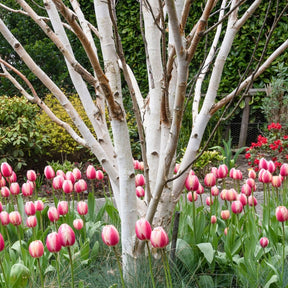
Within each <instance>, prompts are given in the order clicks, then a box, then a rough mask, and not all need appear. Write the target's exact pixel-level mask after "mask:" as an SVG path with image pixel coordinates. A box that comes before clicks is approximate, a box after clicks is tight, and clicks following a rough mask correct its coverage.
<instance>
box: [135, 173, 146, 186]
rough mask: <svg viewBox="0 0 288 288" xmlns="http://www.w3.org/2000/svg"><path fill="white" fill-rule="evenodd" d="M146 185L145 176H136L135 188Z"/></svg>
mask: <svg viewBox="0 0 288 288" xmlns="http://www.w3.org/2000/svg"><path fill="white" fill-rule="evenodd" d="M144 185H145V178H144V175H143V174H137V175H136V176H135V186H136V187H137V186H144Z"/></svg>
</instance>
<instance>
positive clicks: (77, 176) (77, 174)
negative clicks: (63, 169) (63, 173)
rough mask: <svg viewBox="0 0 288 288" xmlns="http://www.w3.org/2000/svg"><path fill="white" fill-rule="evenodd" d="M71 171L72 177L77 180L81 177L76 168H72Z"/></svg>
mask: <svg viewBox="0 0 288 288" xmlns="http://www.w3.org/2000/svg"><path fill="white" fill-rule="evenodd" d="M72 173H73V174H74V177H75V179H76V180H79V179H81V178H82V174H81V171H80V170H79V169H78V168H74V169H73V171H72Z"/></svg>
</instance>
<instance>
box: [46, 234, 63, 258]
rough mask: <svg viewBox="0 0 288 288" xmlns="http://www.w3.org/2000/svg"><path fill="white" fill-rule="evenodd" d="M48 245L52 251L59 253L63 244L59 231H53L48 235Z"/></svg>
mask: <svg viewBox="0 0 288 288" xmlns="http://www.w3.org/2000/svg"><path fill="white" fill-rule="evenodd" d="M46 247H47V249H48V251H49V252H51V253H57V252H59V251H60V250H61V248H62V246H61V242H60V237H59V235H58V233H57V232H52V233H49V234H48V235H47V238H46Z"/></svg>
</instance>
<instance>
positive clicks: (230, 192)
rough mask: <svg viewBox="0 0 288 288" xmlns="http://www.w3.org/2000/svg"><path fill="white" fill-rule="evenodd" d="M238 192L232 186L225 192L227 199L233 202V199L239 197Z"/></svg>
mask: <svg viewBox="0 0 288 288" xmlns="http://www.w3.org/2000/svg"><path fill="white" fill-rule="evenodd" d="M237 195H238V194H237V192H236V190H235V189H233V188H231V189H229V190H227V191H226V193H225V200H227V201H229V202H231V201H235V200H236V199H237Z"/></svg>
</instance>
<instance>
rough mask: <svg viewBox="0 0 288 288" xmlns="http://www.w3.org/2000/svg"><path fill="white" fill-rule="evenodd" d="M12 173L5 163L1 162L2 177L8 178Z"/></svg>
mask: <svg viewBox="0 0 288 288" xmlns="http://www.w3.org/2000/svg"><path fill="white" fill-rule="evenodd" d="M12 172H13V170H12V167H11V166H10V165H9V164H8V163H7V162H3V163H2V164H1V173H2V175H3V176H4V177H6V178H7V177H10V176H11V175H12Z"/></svg>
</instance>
